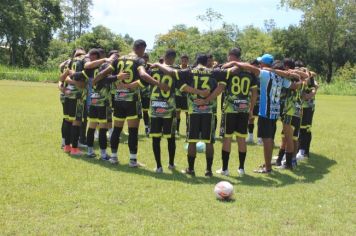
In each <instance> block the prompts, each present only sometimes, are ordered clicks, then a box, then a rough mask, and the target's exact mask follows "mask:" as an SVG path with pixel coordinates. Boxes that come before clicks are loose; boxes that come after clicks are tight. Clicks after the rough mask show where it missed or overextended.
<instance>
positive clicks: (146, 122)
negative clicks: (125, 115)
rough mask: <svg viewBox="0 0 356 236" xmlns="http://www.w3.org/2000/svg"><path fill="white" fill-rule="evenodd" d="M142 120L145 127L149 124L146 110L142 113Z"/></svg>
mask: <svg viewBox="0 0 356 236" xmlns="http://www.w3.org/2000/svg"><path fill="white" fill-rule="evenodd" d="M143 122H144V123H145V126H146V127H147V126H148V125H149V117H148V112H146V111H145V112H144V113H143Z"/></svg>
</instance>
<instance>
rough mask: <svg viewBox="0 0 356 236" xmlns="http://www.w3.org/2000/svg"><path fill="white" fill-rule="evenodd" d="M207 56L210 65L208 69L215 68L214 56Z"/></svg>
mask: <svg viewBox="0 0 356 236" xmlns="http://www.w3.org/2000/svg"><path fill="white" fill-rule="evenodd" d="M206 56H207V57H208V63H207V65H206V67H208V68H213V66H214V56H213V55H212V54H210V53H209V54H206Z"/></svg>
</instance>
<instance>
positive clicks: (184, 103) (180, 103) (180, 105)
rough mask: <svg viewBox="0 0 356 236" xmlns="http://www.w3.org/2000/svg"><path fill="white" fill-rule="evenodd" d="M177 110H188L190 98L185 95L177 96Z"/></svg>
mask: <svg viewBox="0 0 356 236" xmlns="http://www.w3.org/2000/svg"><path fill="white" fill-rule="evenodd" d="M176 110H177V111H184V112H186V111H188V99H187V97H184V96H176Z"/></svg>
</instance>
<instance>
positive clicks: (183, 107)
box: [176, 54, 190, 137]
mask: <svg viewBox="0 0 356 236" xmlns="http://www.w3.org/2000/svg"><path fill="white" fill-rule="evenodd" d="M180 60H181V63H180V65H179V67H180V68H181V69H189V68H190V66H189V57H188V56H187V55H185V54H184V55H182V56H181V58H180ZM181 112H185V114H186V117H187V116H188V115H187V114H188V113H187V112H188V100H187V94H186V93H184V92H181V91H180V90H179V89H176V117H177V125H176V126H177V127H176V129H177V130H176V137H179V136H180V134H179V129H180V121H181ZM186 124H187V119H186Z"/></svg>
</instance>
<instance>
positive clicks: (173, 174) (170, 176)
mask: <svg viewBox="0 0 356 236" xmlns="http://www.w3.org/2000/svg"><path fill="white" fill-rule="evenodd" d="M75 159H77V160H81V161H86V162H88V163H91V164H96V165H100V166H102V167H105V168H108V169H109V170H112V171H118V172H123V173H129V174H135V175H142V176H148V177H152V178H155V179H160V180H168V181H180V182H185V183H189V184H216V183H217V182H219V181H223V180H226V179H222V178H220V177H218V176H213V177H204V176H195V177H192V176H189V175H186V174H183V173H181V172H180V171H179V170H177V169H174V170H166V169H165V172H164V173H159V174H158V173H155V172H154V171H153V170H149V169H147V168H146V167H140V168H131V167H129V165H128V164H119V165H112V164H110V163H109V162H107V161H102V160H100V159H96V158H87V157H86V156H83V157H79V158H78V157H76V158H75ZM198 174H200V173H198ZM202 174H203V173H202Z"/></svg>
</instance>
